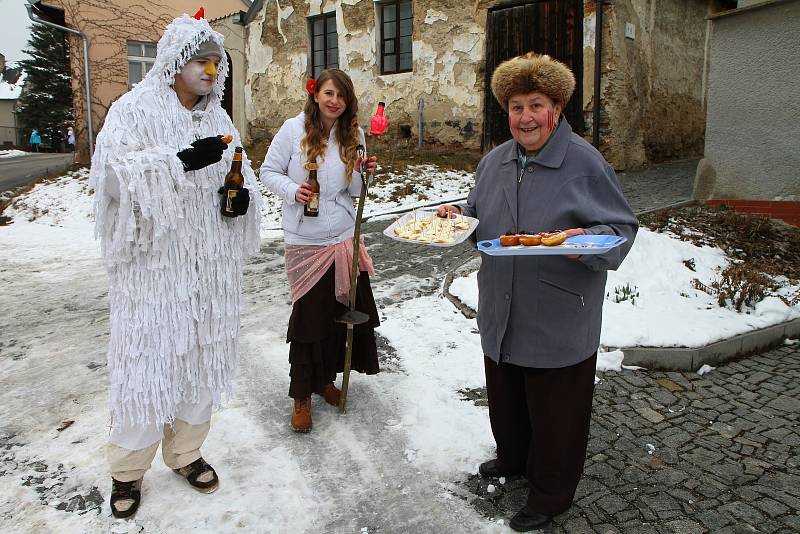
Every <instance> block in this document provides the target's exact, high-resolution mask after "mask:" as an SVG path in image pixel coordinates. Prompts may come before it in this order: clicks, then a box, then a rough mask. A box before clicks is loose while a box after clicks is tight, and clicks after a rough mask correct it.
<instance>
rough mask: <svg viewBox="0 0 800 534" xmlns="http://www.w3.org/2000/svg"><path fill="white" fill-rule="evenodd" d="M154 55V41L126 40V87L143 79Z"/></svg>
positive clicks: (151, 64) (153, 59)
mask: <svg viewBox="0 0 800 534" xmlns="http://www.w3.org/2000/svg"><path fill="white" fill-rule="evenodd" d="M155 57H156V44H155V43H142V42H138V41H128V89H130V88H131V87H133V86H134V85H136V84H137V83H139V82H141V81H142V80H143V79H144V77H145V75H146V74H147V71H149V70H150V68H151V67H152V66H153V62H154V61H155Z"/></svg>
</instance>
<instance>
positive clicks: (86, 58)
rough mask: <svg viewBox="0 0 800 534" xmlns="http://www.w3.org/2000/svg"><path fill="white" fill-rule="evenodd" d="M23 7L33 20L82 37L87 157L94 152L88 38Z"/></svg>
mask: <svg viewBox="0 0 800 534" xmlns="http://www.w3.org/2000/svg"><path fill="white" fill-rule="evenodd" d="M25 9H27V10H28V18H29V19H31V20H32V21H33V22H37V23H39V24H44V25H45V26H50V27H51V28H56V29H57V30H61V31H64V32H68V33H73V34H75V35H78V36H80V38H81V39H83V77H84V78H85V82H86V122H87V130H88V133H89V157H91V156H92V154H93V153H94V128H93V127H92V89H91V85H90V84H89V39H88V38H87V37H86V34H85V33H83V32H80V31H78V30H74V29H72V28H67V27H66V26H59V25H58V24H54V23H52V22H49V21H46V20H44V19H40V18H39V17H37V16H36V15H34V14H33V6H32V5H31V4H25Z"/></svg>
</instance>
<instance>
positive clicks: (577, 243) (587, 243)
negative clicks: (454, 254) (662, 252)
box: [478, 235, 628, 256]
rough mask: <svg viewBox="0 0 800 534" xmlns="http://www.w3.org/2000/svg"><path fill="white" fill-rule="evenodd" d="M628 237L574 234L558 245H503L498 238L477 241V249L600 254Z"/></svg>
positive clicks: (530, 253)
mask: <svg viewBox="0 0 800 534" xmlns="http://www.w3.org/2000/svg"><path fill="white" fill-rule="evenodd" d="M627 240H628V239H627V238H625V237H620V236H616V235H574V236H572V237H568V238H567V240H566V241H564V242H563V243H562V244H560V245H556V246H554V247H546V246H544V245H538V246H535V247H526V246H523V245H514V246H513V247H504V246H503V245H501V244H500V239H487V240H485V241H478V250H480V251H481V252H483V253H485V254H488V255H489V256H564V255H567V254H602V253H604V252H608V251H609V250H611V249H612V248H614V247H618V246H620V245H621V244H623V243H624V242H625V241H627Z"/></svg>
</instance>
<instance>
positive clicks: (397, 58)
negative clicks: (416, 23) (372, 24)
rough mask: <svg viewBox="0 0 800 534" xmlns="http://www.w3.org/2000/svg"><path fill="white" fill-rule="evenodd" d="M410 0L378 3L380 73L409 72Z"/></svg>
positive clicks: (410, 63) (411, 20)
mask: <svg viewBox="0 0 800 534" xmlns="http://www.w3.org/2000/svg"><path fill="white" fill-rule="evenodd" d="M411 6H412V3H411V0H392V1H388V2H381V3H380V4H378V14H379V19H380V26H381V31H380V40H381V74H394V73H397V72H410V71H411V70H412V69H413V64H412V57H411V33H412V26H413V24H412V23H413V14H412V9H411Z"/></svg>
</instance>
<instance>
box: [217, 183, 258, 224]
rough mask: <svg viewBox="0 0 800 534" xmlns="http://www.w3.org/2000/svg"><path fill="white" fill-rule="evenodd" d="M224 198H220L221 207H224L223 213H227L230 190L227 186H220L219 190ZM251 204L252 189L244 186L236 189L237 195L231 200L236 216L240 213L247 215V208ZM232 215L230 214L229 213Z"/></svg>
mask: <svg viewBox="0 0 800 534" xmlns="http://www.w3.org/2000/svg"><path fill="white" fill-rule="evenodd" d="M217 193H219V194H220V195H222V198H220V208H221V209H222V213H223V215H225V214H226V210H225V208H226V206H227V200H228V190H227V188H225V187H220V188H219V190H218V191H217ZM249 206H250V190H249V189H247V188H246V187H243V188H241V189H239V190H238V191H236V196H235V197H233V200H232V201H231V207H232V208H233V213H234V215H233V216H234V217H238V216H239V215H245V214H246V213H247V208H248V207H249ZM228 216H229V217H230V215H228Z"/></svg>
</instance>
